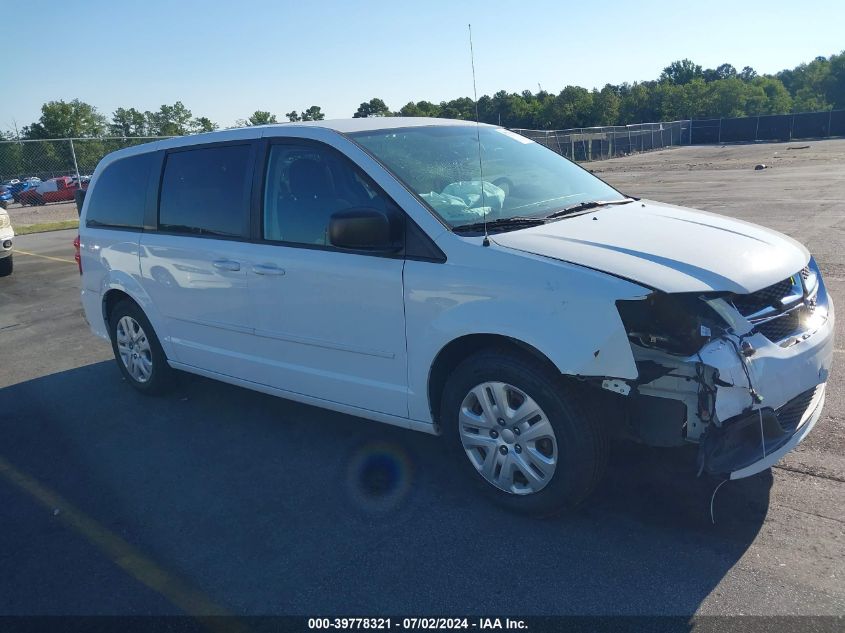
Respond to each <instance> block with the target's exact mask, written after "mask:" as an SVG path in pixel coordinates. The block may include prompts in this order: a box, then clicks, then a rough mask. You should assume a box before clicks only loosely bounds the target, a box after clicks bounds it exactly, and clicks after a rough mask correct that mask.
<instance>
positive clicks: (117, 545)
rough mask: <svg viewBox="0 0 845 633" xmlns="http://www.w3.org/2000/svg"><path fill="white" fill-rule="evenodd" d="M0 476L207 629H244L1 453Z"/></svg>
mask: <svg viewBox="0 0 845 633" xmlns="http://www.w3.org/2000/svg"><path fill="white" fill-rule="evenodd" d="M0 476H2V477H3V478H4V479H6V480H7V481H9V482H11V483H12V484H14V485H15V486H16V487H18V488H19V489H21V490H23V491H24V492H25V493H27V494H28V495H29V496H30V497H32V498H33V499H35V500H36V501H37V502H38V503H40V504H41V505H42V506H44V507H45V508H47V510H49V511H50V512H51V513H52V514H53V515H55V516H56V517H57V518H58V519H59V520H60V521H62V522H63V523H64V524H65V525H67V526H68V527H70V528H71V529H73V530H74V531H76V532H78V533H79V534H80V535H82V536H83V537H84V538H85V539H86V540H87V541H88V542H89V543H91V544H92V545H94V546H95V547H97V548H98V549H99V550H100V551H102V552H103V553H104V554H105V555H106V556H108V558H109V559H110V560H111V561H112V562H113V563H114V564H115V565H117V566H118V567H120V568H122V569H123V570H124V571H126V572H127V573H128V574H129V575H130V576H132V577H134V578H135V579H136V580H138V581H140V582H141V583H143V584H144V585H146V586H147V587H149V588H150V589H152V590H153V591H155V592H157V593H159V594H160V595H162V596H164V598H165V599H167V600H168V601H169V602H171V603H172V604H174V605H176V606H177V607H178V608H179V609H181V610H182V611H184V612H185V613H187V614H188V615H190V616H193V617H194V618H196V619H197V620H200V621H201V622H203V623H204V624H205V625H206V626H207V627H208V628H210V629H212V630H214V631H218V632H220V633H241V632H244V631H247V630H248V629H246V627H244V625H243V624H242V623H240V622H238V621H237V620H234V619H233V618H221V617H220V616H229V615H231V614H229V613H228V612H227V611H226V610H225V609H223V608H222V607H220V606H218V605H216V604H214V603H213V602H212V601H211V600H210V599H209V598H207V597H206V596H205V595H203V594H202V593H200V592H199V591H197V590H195V589H193V588H191V587H189V586H188V585H186V584H185V583H183V582H182V581H180V580H178V579H177V578H174V577H173V576H171V575H170V574H169V573H167V572H166V571H165V570H164V569H162V568H161V567H159V566H158V565H157V564H156V563H154V562H153V561H152V560H150V559H149V558H147V557H146V556H144V555H143V554H142V553H141V552H139V551H138V550H137V549H135V548H134V547H133V546H132V545H130V544H129V543H127V542H126V541H124V540H123V539H122V538H120V537H119V536H117V535H116V534H114V533H113V532H111V531H109V530H108V529H106V528H105V527H103V526H102V525H100V524H99V523H97V522H96V521H95V520H94V519H92V518H90V517H88V516H87V515H86V514H84V513H83V512H81V511H80V510H78V509H77V508H75V507H74V506H73V505H71V504H70V503H68V502H67V501H66V500H65V499H63V498H62V497H61V496H60V495H59V494H58V493H56V492H54V491H52V490H50V489H49V488H47V487H45V486H43V485H42V484H40V483H39V482H38V481H36V480H35V479H33V478H32V477H30V476H29V475H27V474H25V473H23V472H21V471H19V470H18V469H17V468H15V467H14V466H12V464H10V463H9V462H8V461H6V460H5V459H4V458H3V457H2V456H0Z"/></svg>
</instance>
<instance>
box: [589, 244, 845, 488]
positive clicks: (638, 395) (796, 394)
mask: <svg viewBox="0 0 845 633" xmlns="http://www.w3.org/2000/svg"><path fill="white" fill-rule="evenodd" d="M617 307H618V309H619V314H620V316H621V318H622V321H623V323H624V325H625V328H626V331H627V333H628V339H629V341H630V344H631V349H632V351H633V354H634V359H635V362H636V365H637V369H638V374H639V376H638V378H637V380H636V381H619V380H605V381H604V383H603V384H602V386H603V387H604V388H605V389H607V390H610V391H614V392H617V393H619V394H622V395H624V396H625V400H624V410H625V414H626V419H627V431H628V433H629V434H630V435H631V436H632V437H633V438H634V439H636V440H638V441H641V442H643V443H646V444H649V445H652V446H680V445H684V444H686V443H689V442H693V443H698V444H699V454H698V470H699V473H702V472H707V473H709V474H721V475H729V476H730V477H731V478H739V477H744V476H748V475H751V474H754V473H756V472H759V471H760V470H763V469H764V468H766V467H768V465H769V463H770V461H772V459H771V458H772V456H774V455H776V456H777V457H778V458H779V456H780V455H782V454H783V453H784V452H786V451H787V450H789V449H791V447H792V446H794V445H795V444H797V443H798V442H799V441H800V440H801V439H802V438H803V436H804V435H806V433H807V432H809V430H810V428H811V427H812V425H813V424H814V423H815V421H816V419H817V418H818V416H819V414H820V412H821V408H822V405H823V402H824V383H825V381H826V380H827V374H828V368H829V366H830V362H831V358H832V353H833V336H832V333H831V332H830V331H829V329H830V326H831V324H832V318H833V306H832V304H831V302H830V301H829V298H828V296H827V292H826V290H825V287H824V283H823V281H822V279H821V275H820V274H819V272H818V267H817V265H816V263H815V261H814V260H812V259H811V260H810V262H809V264H808V265H807V266H806V267H805V268H804V269H803V270H801V271H798V272H796V273H795V274H794V275H792V276H791V277H789V278H787V279H785V280H782V281H780V282H778V283H776V284H773V285H771V286H768V287H766V288H763V289H762V290H759V291H757V292H754V293H750V294H733V293H683V294H667V293H663V292H659V291H655V292H652V293H651V294H649V295H647V296H645V297H643V298H642V299H639V300H625V301H618V302H617ZM822 330H824V332H825V333H826V335H818V334H819V333H820V332H821V331H822ZM787 446H788V448H784V447H787Z"/></svg>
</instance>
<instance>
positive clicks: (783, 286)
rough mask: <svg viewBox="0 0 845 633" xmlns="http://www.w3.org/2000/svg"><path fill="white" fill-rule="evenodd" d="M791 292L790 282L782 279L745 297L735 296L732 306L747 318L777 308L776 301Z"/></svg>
mask: <svg viewBox="0 0 845 633" xmlns="http://www.w3.org/2000/svg"><path fill="white" fill-rule="evenodd" d="M802 274H803V271H802ZM791 290H792V281H791V280H790V279H784V280H783V281H779V282H777V283H776V284H772V285H771V286H768V287H766V288H763V289H762V290H758V291H757V292H752V293H751V294H747V295H736V296H735V297H734V305H735V306H736V309H737V310H739V312H740V314H742V316H748V315H750V314H754V313H755V312H759V311H760V310H762V309H763V308H768V307H769V306H777V305H778V301H780V300H781V299H783V298H784V297H785V296H787V295H788V294H789V293H790V291H791Z"/></svg>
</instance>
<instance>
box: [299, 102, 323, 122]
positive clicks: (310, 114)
mask: <svg viewBox="0 0 845 633" xmlns="http://www.w3.org/2000/svg"><path fill="white" fill-rule="evenodd" d="M325 118H326V115H325V114H323V111H322V109H321V108H320V106H315V105H312V106H311V107H310V108H308V109H307V110H304V111H303V112H302V120H303V121H322V120H323V119H325Z"/></svg>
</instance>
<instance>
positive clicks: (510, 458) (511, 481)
mask: <svg viewBox="0 0 845 633" xmlns="http://www.w3.org/2000/svg"><path fill="white" fill-rule="evenodd" d="M583 388H584V387H583V386H582V385H573V384H571V383H570V382H569V381H568V380H566V379H565V378H564V377H562V376H561V375H560V374H559V373H558V372H557V371H555V370H554V368H553V367H549V366H546V364H544V363H542V362H540V361H539V360H536V359H534V358H532V357H530V356H528V355H522V354H516V353H512V352H511V351H510V350H500V351H489V352H481V353H479V354H476V355H474V356H472V357H470V358H468V359H466V360H465V361H464V362H463V363H461V364H460V365H459V366H458V367H457V368H456V369H455V371H454V372H453V373H452V375H451V376H450V378H449V380H448V381H447V384H446V388H445V390H444V394H443V399H442V403H441V416H440V422H441V426H442V428H443V433H444V436H445V438H444V439H445V440H446V441H447V442H448V443H449V444H450V448H451V449H452V452H453V453H454V454H455V455H456V457H457V459H458V460H459V461H460V462H462V467H463V468H464V470H465V471H466V472H467V473H468V474H469V475H470V477H471V478H472V479H474V480H475V481H476V483H477V484H478V485H479V486H481V488H482V489H483V490H485V491H486V492H487V493H488V494H491V495H493V497H494V499H495V500H496V501H498V502H499V503H501V504H503V505H505V506H506V507H508V508H510V509H512V510H516V511H518V512H523V513H527V514H535V515H549V514H554V513H555V512H557V511H559V510H561V509H563V508H567V507H572V506H575V505H577V504H578V503H579V502H581V501H582V500H584V499H585V498H586V497H587V496H588V495H589V494H590V492H592V490H593V489H594V488H595V486H596V485H597V484H598V482H599V480H600V479H601V476H602V474H603V472H604V465H605V463H606V458H607V441H606V437H605V433H604V428H603V427H602V425H601V424H600V421H599V420H597V419H595V418H594V416H593V415H592V414H591V411H590V407H589V406H588V404H587V401H586V398H585V396H584V394H583V393H582V391H581V389H583Z"/></svg>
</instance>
